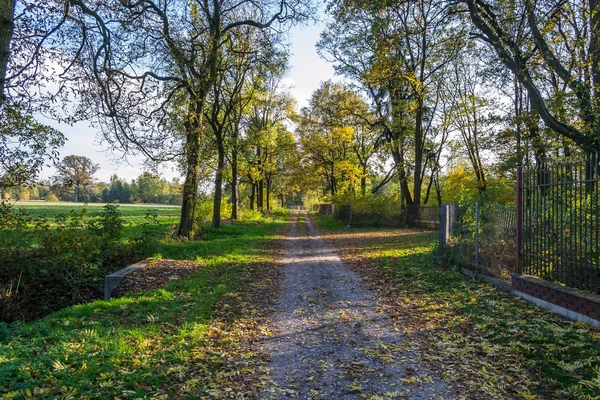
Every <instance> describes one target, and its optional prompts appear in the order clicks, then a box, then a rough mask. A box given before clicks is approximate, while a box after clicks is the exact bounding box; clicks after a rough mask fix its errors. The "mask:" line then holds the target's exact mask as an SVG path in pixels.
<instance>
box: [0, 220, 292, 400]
mask: <svg viewBox="0 0 600 400" xmlns="http://www.w3.org/2000/svg"><path fill="white" fill-rule="evenodd" d="M285 225H286V221H285V219H284V218H274V219H269V220H264V221H258V222H256V221H254V222H249V223H236V224H231V225H226V226H225V227H224V228H223V229H222V230H219V231H213V232H210V233H209V234H208V236H207V237H206V239H205V240H202V241H199V242H187V243H165V244H164V245H163V246H162V248H161V249H160V252H161V253H162V255H163V256H164V257H165V258H167V257H169V258H175V259H192V260H198V261H199V262H200V263H201V265H202V268H201V271H200V272H199V273H198V274H197V275H195V276H194V277H193V278H191V279H188V280H184V281H180V282H176V283H171V284H169V285H168V286H167V287H165V288H164V289H160V290H152V291H149V292H143V293H136V294H128V295H126V296H125V297H123V298H120V299H114V300H111V301H96V302H93V303H90V304H85V305H79V306H74V307H70V308H67V309H64V310H62V311H60V312H58V313H55V314H52V315H49V316H47V317H45V318H43V319H41V320H39V321H37V322H34V323H31V324H26V325H20V324H16V325H13V326H10V327H8V326H6V325H0V394H1V395H2V396H3V397H2V398H30V397H36V398H76V399H82V398H98V399H114V398H150V397H153V398H167V397H172V396H175V395H176V396H177V397H178V398H198V397H199V396H200V397H201V396H202V395H203V393H204V394H205V390H206V387H205V386H206V385H207V382H209V381H210V379H209V378H210V377H213V376H214V375H215V374H217V373H218V371H219V370H220V369H221V368H222V366H223V357H224V353H222V352H223V351H224V350H223V349H224V348H225V349H227V348H231V347H232V346H233V347H234V348H235V343H234V342H231V339H228V338H227V337H225V338H224V339H223V340H220V339H219V340H216V341H215V340H213V339H211V336H210V334H209V333H210V332H211V330H217V331H218V330H219V329H224V328H223V325H222V323H221V322H218V321H216V320H215V317H216V315H218V311H217V310H216V309H215V306H216V304H217V302H218V301H219V300H224V299H236V298H241V297H243V293H244V292H245V290H246V289H247V288H248V285H250V284H252V283H253V281H254V280H255V279H256V277H257V276H259V275H260V271H261V269H264V268H269V267H270V266H271V265H270V264H269V262H270V260H271V259H272V253H271V252H270V251H269V249H268V247H269V246H272V245H273V244H274V243H275V242H276V241H278V240H280V237H279V236H278V235H279V234H280V232H281V231H282V229H283V227H284V226H285ZM225 303H226V304H227V301H226V302H225ZM228 340H229V341H228ZM161 396H162V397H161Z"/></svg>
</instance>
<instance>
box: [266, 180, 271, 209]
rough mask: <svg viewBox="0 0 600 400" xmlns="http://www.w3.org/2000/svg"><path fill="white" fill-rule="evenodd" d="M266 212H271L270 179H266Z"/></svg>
mask: <svg viewBox="0 0 600 400" xmlns="http://www.w3.org/2000/svg"><path fill="white" fill-rule="evenodd" d="M267 211H271V178H267Z"/></svg>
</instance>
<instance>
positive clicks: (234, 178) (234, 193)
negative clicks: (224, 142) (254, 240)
mask: <svg viewBox="0 0 600 400" xmlns="http://www.w3.org/2000/svg"><path fill="white" fill-rule="evenodd" d="M234 140H236V141H237V136H236V137H235V138H234ZM237 156H238V155H237V145H236V144H235V143H234V145H233V152H232V154H231V219H232V220H234V221H235V220H237V219H238V207H239V200H238V166H237Z"/></svg>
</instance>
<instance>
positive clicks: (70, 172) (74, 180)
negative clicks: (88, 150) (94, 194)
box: [55, 155, 100, 203]
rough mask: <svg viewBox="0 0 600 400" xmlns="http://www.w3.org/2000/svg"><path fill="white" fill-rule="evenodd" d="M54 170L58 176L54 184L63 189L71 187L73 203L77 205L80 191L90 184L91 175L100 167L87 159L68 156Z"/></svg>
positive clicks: (92, 179) (91, 180)
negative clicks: (72, 189)
mask: <svg viewBox="0 0 600 400" xmlns="http://www.w3.org/2000/svg"><path fill="white" fill-rule="evenodd" d="M56 169H57V172H58V175H56V177H55V182H56V183H58V184H59V185H61V186H63V187H73V188H74V195H73V201H74V202H75V203H77V201H78V200H79V191H80V189H81V188H82V187H85V186H87V185H91V184H92V182H93V181H94V178H93V175H94V174H95V173H96V172H97V171H98V170H99V169H100V166H99V165H98V164H94V163H93V161H92V160H90V159H89V158H87V157H83V156H75V155H70V156H66V157H65V158H63V159H62V161H61V162H60V163H58V164H57V165H56Z"/></svg>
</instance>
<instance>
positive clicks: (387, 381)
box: [259, 214, 454, 399]
mask: <svg viewBox="0 0 600 400" xmlns="http://www.w3.org/2000/svg"><path fill="white" fill-rule="evenodd" d="M282 263H283V266H284V273H285V278H284V280H283V282H282V288H281V294H280V298H279V300H278V303H277V307H276V311H275V313H274V315H273V327H272V328H273V331H274V332H275V333H274V334H273V335H272V336H270V337H268V338H265V339H263V341H262V343H261V345H262V346H263V348H264V350H265V351H266V352H267V353H270V355H271V363H270V368H271V370H272V375H273V384H272V386H271V387H270V388H269V389H268V390H266V391H265V392H264V393H262V394H261V396H259V397H260V398H272V399H284V398H285V399H296V398H300V399H359V398H360V399H362V398H375V399H391V398H394V399H397V398H412V399H428V398H451V397H454V396H453V393H452V392H451V391H450V389H448V388H447V387H446V385H445V384H444V382H443V381H440V380H439V379H437V378H436V377H435V376H434V375H433V374H432V373H431V372H430V371H428V370H427V369H426V368H424V367H423V366H421V365H420V363H419V361H418V357H417V355H416V354H415V353H414V352H412V351H411V350H410V349H407V348H406V347H405V346H404V345H403V338H402V335H401V334H400V333H399V329H397V328H396V327H394V325H393V323H392V321H391V320H390V318H389V317H388V315H387V314H386V313H385V311H384V310H383V309H382V308H381V307H380V305H379V304H378V303H377V300H376V297H375V295H374V294H373V293H372V292H371V291H369V290H368V289H367V288H366V287H365V285H364V284H363V282H362V280H361V278H360V277H359V276H358V275H356V274H355V273H354V272H352V271H351V270H350V269H349V268H348V267H347V266H346V265H345V264H344V263H343V262H342V260H341V259H340V257H339V255H338V254H337V252H336V250H335V249H333V248H331V247H328V246H326V245H325V243H324V242H323V240H322V239H321V238H320V237H319V236H318V234H317V233H316V232H315V229H314V228H313V227H312V225H311V223H310V221H309V219H308V217H306V216H305V215H303V214H298V215H296V217H295V218H294V222H293V226H292V227H291V229H290V230H289V233H288V238H287V241H286V244H285V255H284V257H283V259H282Z"/></svg>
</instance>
